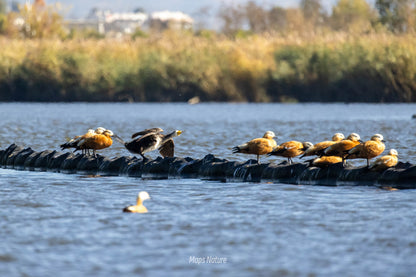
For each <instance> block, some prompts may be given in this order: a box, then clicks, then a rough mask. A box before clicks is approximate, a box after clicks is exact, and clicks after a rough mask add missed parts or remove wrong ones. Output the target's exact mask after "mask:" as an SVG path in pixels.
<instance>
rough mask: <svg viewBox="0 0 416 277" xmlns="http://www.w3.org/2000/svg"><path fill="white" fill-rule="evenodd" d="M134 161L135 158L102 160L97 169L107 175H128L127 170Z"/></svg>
mask: <svg viewBox="0 0 416 277" xmlns="http://www.w3.org/2000/svg"><path fill="white" fill-rule="evenodd" d="M135 161H137V158H136V157H124V156H123V157H117V158H114V159H107V158H106V159H104V160H103V161H102V162H101V165H100V167H99V169H98V171H99V172H100V173H103V174H109V175H120V174H124V175H128V168H129V166H131V165H132V164H133V163H134V162H135Z"/></svg>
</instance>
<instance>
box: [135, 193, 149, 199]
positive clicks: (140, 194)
mask: <svg viewBox="0 0 416 277" xmlns="http://www.w3.org/2000/svg"><path fill="white" fill-rule="evenodd" d="M137 198H139V199H140V200H142V201H144V200H147V199H150V196H149V194H148V193H147V192H146V191H141V192H139V194H138V195H137Z"/></svg>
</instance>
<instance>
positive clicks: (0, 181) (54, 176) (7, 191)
mask: <svg viewBox="0 0 416 277" xmlns="http://www.w3.org/2000/svg"><path fill="white" fill-rule="evenodd" d="M415 112H416V105H398V104H394V105H366V104H357V105H343V104H329V105H323V104H307V105H303V104H298V105H283V104H202V105H194V106H190V105H185V104H0V118H2V120H1V121H0V126H1V130H2V132H0V147H1V148H5V147H7V146H8V145H9V144H11V143H13V142H16V143H17V144H20V145H23V146H31V147H32V148H33V149H34V150H36V151H41V150H45V149H56V150H58V149H59V147H58V145H59V144H60V143H62V142H64V141H65V139H66V138H67V137H72V136H74V135H78V134H80V133H83V132H85V131H86V129H88V128H96V127H98V126H104V127H106V128H108V129H111V130H113V131H114V132H115V133H117V134H119V135H120V136H121V137H123V138H125V139H127V138H128V137H129V136H130V135H131V134H132V133H134V132H136V131H139V130H141V129H144V128H148V127H155V126H159V127H162V128H163V129H165V131H167V132H168V131H171V130H174V129H181V130H184V133H183V134H182V135H181V136H180V137H178V138H176V139H175V144H176V154H177V156H182V157H185V156H190V157H193V158H201V157H203V156H204V155H206V154H208V153H213V154H215V155H216V156H217V157H220V158H227V159H230V160H240V161H244V160H247V159H248V158H253V157H250V156H247V155H242V154H232V153H231V148H232V147H233V146H235V145H237V144H240V143H242V142H245V141H247V140H249V139H251V138H254V137H258V136H261V135H262V134H263V133H264V131H266V130H272V131H274V132H275V133H276V134H277V136H278V139H277V141H278V143H279V142H283V141H286V140H291V139H296V140H301V141H303V140H308V141H312V142H318V141H320V140H323V139H328V138H330V137H331V136H332V134H333V133H334V132H338V131H341V132H343V133H344V134H348V133H350V132H358V133H359V134H360V135H361V137H362V138H363V139H368V138H369V137H370V136H371V135H372V134H373V133H382V134H383V135H384V137H385V140H386V141H387V142H386V149H389V148H395V149H397V150H398V151H399V154H400V159H401V160H402V161H409V162H412V163H415V160H414V157H415V151H414V148H415V146H416V141H415V131H414V130H415V127H416V120H412V119H411V116H412V114H413V113H415ZM100 153H101V154H102V155H106V156H116V155H129V153H128V152H127V151H125V149H123V147H122V146H121V145H119V144H117V143H114V145H113V146H112V147H110V148H109V149H104V150H101V151H100ZM156 156H157V153H151V154H149V157H151V158H154V157H156ZM281 160H282V159H281V158H268V157H262V158H261V161H262V162H280V161H281ZM295 161H297V159H295ZM355 162H356V163H357V164H359V165H363V164H365V161H362V160H357V161H355ZM141 190H146V191H147V192H149V194H150V197H151V199H150V200H147V201H145V203H144V204H145V206H146V207H147V208H148V210H149V213H147V214H125V213H122V209H123V207H125V206H127V205H129V204H132V203H134V202H135V198H136V195H137V193H138V192H139V191H141ZM415 194H416V191H415V190H398V191H389V190H382V189H378V188H374V187H365V186H362V187H357V186H340V187H322V186H296V185H285V184H278V183H238V182H230V183H221V182H212V181H204V180H199V179H168V180H151V179H142V178H129V177H108V176H88V175H79V174H61V173H51V172H37V171H16V170H10V169H0V210H1V213H0V218H1V220H0V234H1V238H2V239H1V240H0V276H195V275H199V276H213V275H215V276H216V275H222V276H224V275H225V276H413V275H414V274H416V264H415V263H414V260H415V258H416V236H415V235H414V231H415V229H416V228H415V222H416V215H415V212H414V211H415V210H416V202H415V201H414V199H415V197H416V195H415ZM213 261H217V262H221V263H212V262H213ZM197 262H199V264H198V263H197ZM209 262H211V263H209Z"/></svg>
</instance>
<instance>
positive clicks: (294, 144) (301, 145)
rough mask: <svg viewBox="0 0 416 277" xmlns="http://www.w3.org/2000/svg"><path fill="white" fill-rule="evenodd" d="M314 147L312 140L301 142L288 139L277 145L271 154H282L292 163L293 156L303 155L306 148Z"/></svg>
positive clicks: (281, 155)
mask: <svg viewBox="0 0 416 277" xmlns="http://www.w3.org/2000/svg"><path fill="white" fill-rule="evenodd" d="M310 147H313V144H312V143H311V142H300V141H294V140H292V141H287V142H284V143H282V144H280V145H279V146H277V147H276V148H275V149H274V150H273V151H272V152H270V153H269V155H271V156H280V157H285V158H287V159H288V162H289V163H292V158H294V157H297V156H299V155H302V154H303V153H304V152H305V150H307V149H308V148H310Z"/></svg>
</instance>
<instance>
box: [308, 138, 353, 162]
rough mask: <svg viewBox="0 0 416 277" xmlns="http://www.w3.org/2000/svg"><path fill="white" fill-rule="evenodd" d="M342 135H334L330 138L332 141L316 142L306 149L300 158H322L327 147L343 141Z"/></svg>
mask: <svg viewBox="0 0 416 277" xmlns="http://www.w3.org/2000/svg"><path fill="white" fill-rule="evenodd" d="M344 138H345V137H344V134H342V133H335V134H334V135H333V136H332V140H327V141H321V142H318V143H316V144H314V145H313V147H310V148H308V149H307V150H306V151H305V153H303V155H302V156H300V158H303V157H305V156H314V155H316V156H322V155H323V154H324V151H325V149H326V148H328V147H329V146H331V145H333V144H335V143H337V142H339V141H341V140H343V139H344Z"/></svg>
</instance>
